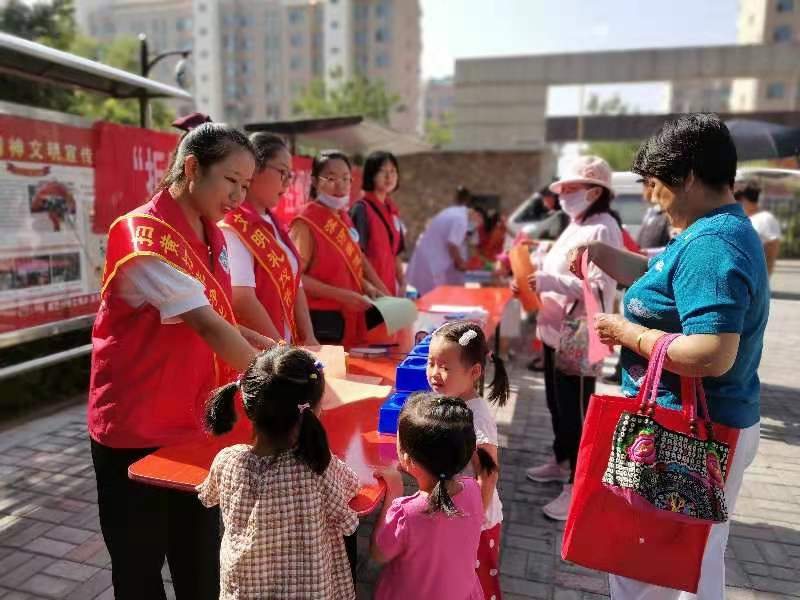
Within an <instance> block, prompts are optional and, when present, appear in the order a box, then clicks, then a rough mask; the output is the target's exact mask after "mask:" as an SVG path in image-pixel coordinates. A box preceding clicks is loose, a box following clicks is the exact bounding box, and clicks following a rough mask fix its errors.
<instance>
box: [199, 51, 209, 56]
mask: <svg viewBox="0 0 800 600" xmlns="http://www.w3.org/2000/svg"><path fill="white" fill-rule="evenodd" d="M200 58H208V50H200Z"/></svg>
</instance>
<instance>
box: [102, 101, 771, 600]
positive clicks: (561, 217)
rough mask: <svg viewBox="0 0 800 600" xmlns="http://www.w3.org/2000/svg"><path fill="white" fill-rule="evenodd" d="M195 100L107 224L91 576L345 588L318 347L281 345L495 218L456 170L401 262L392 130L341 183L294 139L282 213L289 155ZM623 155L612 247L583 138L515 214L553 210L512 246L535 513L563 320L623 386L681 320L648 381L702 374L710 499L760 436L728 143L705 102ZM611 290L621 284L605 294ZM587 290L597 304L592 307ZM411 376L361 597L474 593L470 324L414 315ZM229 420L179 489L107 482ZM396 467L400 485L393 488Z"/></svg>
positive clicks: (372, 339)
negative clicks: (729, 449) (531, 361)
mask: <svg viewBox="0 0 800 600" xmlns="http://www.w3.org/2000/svg"><path fill="white" fill-rule="evenodd" d="M196 121H197V122H195V123H192V124H191V126H187V127H186V129H187V130H188V131H187V132H186V133H185V134H184V135H183V137H182V138H181V140H180V142H179V145H178V147H177V149H176V151H175V153H174V156H173V160H172V163H171V165H170V168H169V170H168V171H167V173H166V174H165V177H164V180H163V181H162V183H161V185H160V187H159V190H158V191H157V193H156V194H155V196H154V197H153V198H152V199H151V200H150V201H149V202H148V203H147V204H145V205H143V206H142V207H139V208H138V209H136V210H134V211H132V212H131V213H129V214H128V215H125V216H124V217H121V218H120V219H119V220H118V221H117V222H115V223H114V225H112V227H111V229H110V232H109V242H108V253H107V263H106V270H105V274H104V280H103V288H102V303H101V307H100V311H99V313H98V316H97V321H96V324H95V327H94V330H93V335H92V343H93V354H92V373H91V382H90V393H89V410H88V423H89V433H90V436H91V445H92V458H93V462H94V466H95V472H96V478H97V488H98V503H99V511H100V523H101V528H102V534H103V538H104V540H105V542H106V545H107V547H108V550H109V553H110V555H111V561H112V578H113V584H114V590H115V597H116V598H118V599H125V598H137V599H138V598H154V599H157V598H165V597H166V595H165V591H164V587H163V583H162V576H161V570H162V566H163V563H164V560H165V559H166V560H167V562H168V564H169V568H170V571H171V574H172V582H173V585H174V588H175V594H176V596H177V598H179V599H184V598H192V599H203V598H207V599H209V600H211V599H212V598H214V599H216V598H220V599H231V600H232V599H234V598H237V599H242V600H244V599H247V598H252V599H255V598H266V597H269V598H304V599H306V598H319V599H331V600H333V599H336V600H340V599H347V598H355V585H354V565H355V554H356V546H355V543H356V537H355V535H354V534H355V531H356V529H357V527H358V523H359V520H358V516H357V514H356V513H355V511H354V510H353V509H352V508H350V506H349V501H350V500H351V498H353V496H354V495H355V494H356V490H357V488H358V477H357V476H356V474H355V473H354V472H353V471H352V470H351V469H350V467H348V466H347V464H345V462H343V461H342V460H340V458H337V457H336V456H333V455H332V453H331V450H330V447H329V445H328V440H327V436H326V433H325V428H324V427H323V425H322V423H321V421H320V414H321V401H322V397H323V392H324V390H325V367H324V365H323V364H322V363H320V362H319V361H318V360H317V359H316V358H315V356H314V355H313V354H312V353H310V352H308V351H307V350H305V349H303V348H301V347H300V346H317V345H318V344H320V343H328V344H340V345H344V346H345V347H346V348H352V347H354V346H358V345H362V344H369V343H392V342H393V341H394V338H393V337H392V336H391V335H389V333H388V331H387V330H386V329H385V328H384V323H383V320H382V317H381V315H380V312H378V311H377V310H375V307H374V306H373V304H372V302H371V301H370V299H371V298H379V297H382V296H395V297H404V296H405V295H406V290H407V287H409V286H413V287H414V288H416V290H417V292H418V293H420V294H425V293H426V292H428V291H430V290H432V289H434V288H435V287H437V286H439V285H443V284H449V285H458V284H460V283H463V282H464V276H465V273H466V271H467V270H468V269H469V259H470V257H469V255H468V252H467V248H468V246H469V244H468V240H469V239H470V236H471V235H472V234H473V233H474V234H475V236H474V240H475V241H474V245H475V246H477V247H478V248H479V250H478V252H480V253H481V256H482V258H481V259H480V260H481V261H482V262H493V261H494V260H495V259H499V260H500V261H501V263H502V259H503V257H502V252H501V250H502V249H503V248H502V245H501V244H498V234H497V232H498V231H502V232H503V233H502V235H500V236H499V239H502V238H504V237H505V232H504V224H503V219H502V217H500V216H499V214H497V213H495V214H490V213H489V212H488V211H486V210H485V208H483V209H481V207H480V206H477V205H476V204H475V203H474V202H473V201H472V200H473V198H472V195H471V194H470V192H469V191H468V190H466V189H464V188H459V189H458V190H457V191H456V195H455V203H454V205H453V206H450V207H448V208H445V209H443V210H442V211H441V212H439V213H438V214H437V215H435V216H434V217H433V218H432V219H431V221H430V222H429V223H428V225H427V227H426V229H425V231H424V232H423V233H422V234H421V236H420V237H419V239H418V240H417V242H416V245H415V249H414V253H413V255H412V257H411V259H410V262H409V265H408V268H407V270H404V269H403V264H402V262H401V256H402V254H403V252H404V250H405V247H406V242H407V240H406V229H405V227H404V225H403V222H402V220H401V217H400V213H399V211H398V208H397V205H396V204H395V202H394V200H393V198H392V194H393V193H394V192H395V191H396V190H397V189H398V186H399V183H400V166H399V164H398V161H397V159H396V158H395V157H394V156H393V155H392V154H391V153H388V152H376V153H373V154H372V155H370V156H369V157H368V158H367V159H366V162H365V163H364V169H363V185H362V187H363V190H362V191H363V193H362V194H361V195H360V197H359V198H358V200H357V201H356V202H355V203H352V202H351V196H352V193H351V192H352V190H351V184H352V164H351V160H350V158H349V157H348V156H347V155H346V154H344V153H342V152H339V151H325V152H320V153H319V154H317V155H316V156H315V157H314V160H313V164H312V169H311V189H310V193H309V196H310V199H309V202H308V203H307V205H306V206H305V207H304V208H303V210H302V212H301V213H300V214H299V215H297V216H296V217H295V218H294V219H293V220H292V221H291V222H289V223H284V222H282V221H281V219H280V218H279V217H278V216H277V213H276V208H277V207H278V206H279V203H280V202H281V197H282V195H283V194H284V193H285V192H286V190H287V188H288V186H289V185H290V184H291V183H292V181H293V177H294V173H293V170H292V156H291V154H290V152H289V149H288V147H287V146H286V143H285V142H284V141H283V140H282V139H281V138H280V137H278V136H275V135H272V134H268V133H256V134H253V135H252V136H250V137H249V138H248V137H247V136H245V135H244V134H242V133H240V132H239V131H237V130H236V129H234V128H232V127H230V126H227V125H223V124H218V123H212V122H209V120H208V119H207V118H198V119H197V120H196ZM632 170H633V171H634V172H635V173H637V174H638V175H639V176H640V177H641V178H642V179H641V180H642V184H643V190H644V193H643V195H644V198H645V200H646V201H647V202H649V203H651V208H650V209H649V210H648V212H647V213H646V215H645V219H644V222H643V226H642V228H641V231H640V233H639V237H638V240H636V241H637V242H638V244H635V245H633V246H632V245H631V242H630V241H628V240H626V234H625V231H624V229H623V228H622V227H621V223H620V220H619V217H618V215H616V213H615V212H614V208H613V207H614V195H615V193H614V189H613V184H612V171H611V168H610V167H609V165H608V163H606V161H604V160H603V159H602V158H599V157H596V156H582V157H579V158H578V159H576V160H575V161H573V162H572V163H571V164H570V166H569V167H568V168H567V169H566V170H565V171H564V172H563V173H562V174H561V175H562V176H561V178H560V179H559V180H558V181H556V182H554V183H553V184H551V185H549V186H548V187H547V188H545V189H543V190H541V192H540V195H539V205H537V210H539V211H540V215H539V216H540V217H552V216H556V217H557V218H556V219H554V221H553V230H554V231H553V235H552V238H553V239H552V240H550V241H547V240H542V239H540V240H527V241H526V242H525V243H526V244H527V245H528V246H529V247H530V248H531V256H532V260H533V261H534V263H535V267H536V268H535V271H534V273H533V275H531V276H530V278H529V279H528V281H527V284H528V285H530V287H531V289H532V290H533V291H535V293H536V294H537V295H538V297H539V301H540V308H539V309H538V314H537V315H536V336H537V338H538V339H539V340H540V341H541V343H542V344H543V369H544V382H545V390H546V403H547V408H548V409H549V412H550V416H551V424H552V430H553V437H554V441H553V446H552V456H551V457H550V459H549V460H548V461H547V462H546V463H545V464H542V465H535V466H531V467H530V468H529V469H527V472H526V475H527V477H528V478H529V479H531V480H533V481H535V482H554V481H555V482H560V483H562V484H563V488H562V491H561V493H560V494H559V495H558V497H556V498H555V499H553V500H552V501H551V502H549V503H548V504H546V505H545V506H544V507H543V508H542V510H543V511H544V513H545V515H547V516H548V517H549V518H551V519H554V520H562V521H563V520H566V519H567V518H568V515H569V513H570V508H571V500H572V496H573V487H572V484H573V481H574V478H575V473H576V467H577V464H578V462H579V461H580V456H579V445H580V440H581V433H582V426H583V420H584V417H585V414H586V411H587V409H588V407H589V404H590V401H591V397H592V395H593V394H594V391H595V385H596V378H597V377H598V376H599V375H600V367H601V365H599V364H591V363H590V362H589V360H588V346H587V345H586V343H585V341H584V342H579V341H577V340H585V339H587V338H586V336H583V337H581V335H579V332H580V331H581V330H584V331H585V330H586V329H587V328H591V329H593V330H594V331H595V332H596V333H597V335H598V336H599V338H600V340H601V341H602V342H603V343H605V344H608V345H614V346H620V347H621V349H622V350H621V360H620V368H621V382H622V391H623V393H624V394H625V395H627V396H630V397H633V396H636V394H637V393H638V392H639V386H640V385H641V384H642V381H643V376H644V372H645V370H646V368H647V365H648V360H649V359H650V358H651V353H652V352H653V349H654V348H655V347H656V344H657V343H658V340H659V339H660V338H661V337H662V336H664V335H665V334H680V335H679V337H678V338H677V340H676V341H675V342H674V343H673V344H672V345H671V346H670V347H669V350H668V354H667V359H666V365H667V369H668V371H669V374H668V375H666V376H665V377H664V379H663V389H660V390H659V393H658V402H659V403H660V404H662V405H663V406H667V407H670V408H679V407H680V403H681V400H680V398H681V376H686V377H689V376H691V377H701V378H702V380H703V386H704V389H705V394H706V396H707V397H708V405H709V409H710V415H706V416H707V417H710V418H711V419H712V420H713V421H714V422H717V423H720V424H723V425H726V426H728V427H731V428H734V429H736V430H739V440H738V446H737V448H736V453H735V455H734V459H733V461H732V463H731V464H730V465H729V467H728V473H727V480H726V482H725V496H726V499H727V503H728V507H729V510H730V511H731V512H732V511H733V506H734V505H735V502H736V498H737V495H738V492H739V489H740V487H741V483H742V477H743V474H744V471H745V469H746V468H747V466H748V465H749V464H750V462H752V460H753V459H754V457H755V453H756V450H757V447H758V439H759V381H758V375H757V369H758V364H759V361H760V358H761V349H762V344H763V336H764V329H765V326H766V320H767V315H768V306H769V297H768V293H769V292H768V287H769V286H768V280H769V273H770V272H771V270H772V267H773V266H774V262H775V257H776V256H777V243H778V242H777V240H778V239H779V231H778V230H777V228H776V223H775V222H774V217H772V216H771V215H769V213H765V212H764V211H759V209H758V200H759V191H758V189H757V188H756V187H755V186H754V185H753V184H745V185H744V186H743V187H742V186H740V188H741V189H737V191H736V192H735V193H734V184H735V175H736V151H735V148H734V145H733V142H732V141H731V137H730V134H729V132H728V130H727V128H726V127H725V125H724V124H723V123H722V122H721V121H720V120H719V119H718V118H717V117H715V116H712V115H701V114H695V115H685V116H682V117H679V118H678V119H676V120H673V121H670V122H668V123H666V124H665V125H664V126H663V127H662V128H661V129H660V130H659V131H658V132H657V133H656V134H654V135H653V136H652V137H651V138H650V139H648V140H646V141H645V142H644V144H643V145H642V147H641V149H640V150H639V153H638V155H637V157H636V159H635V162H634V164H633V167H632ZM737 200H739V201H740V202H737ZM748 217H749V218H748ZM584 261H585V262H587V263H588V265H589V267H588V270H587V271H586V272H584V271H583V269H582V263H583V262H584ZM587 284H588V287H587ZM511 285H512V290H513V291H514V292H518V291H519V289H518V287H517V285H516V284H511ZM618 288H622V289H625V290H626V291H625V293H624V296H623V298H622V302H621V306H622V314H617V312H616V310H615V299H616V297H617V290H618ZM587 289H588V290H589V292H588V293H591V294H593V295H594V296H595V297H596V298H597V301H598V304H599V312H600V314H598V315H596V316H595V318H594V320H593V321H592V322H589V321H588V319H587V305H586V301H585V298H586V293H587V291H586V290H587ZM487 365H491V367H492V370H491V372H492V373H493V380H492V382H491V384H490V385H489V386H488V390H489V391H488V394H487V397H486V398H484V397H483V396H482V395H481V394H479V393H478V390H479V389H482V383H483V380H484V377H485V375H486V368H487ZM426 377H427V382H428V385H429V386H430V388H431V390H432V391H431V392H430V393H420V394H417V395H415V396H412V397H411V398H410V399H409V400H408V401H407V402H406V404H405V406H404V407H403V409H402V412H401V414H400V417H399V421H398V433H397V454H398V459H399V465H398V466H397V467H394V466H393V467H392V468H389V469H383V470H381V471H380V472H378V473H376V477H378V478H380V479H382V480H383V481H384V483H385V486H386V495H385V497H384V499H383V505H382V508H381V509H380V513H379V515H378V518H377V522H376V524H375V526H374V529H373V532H372V537H371V540H370V555H371V557H372V558H373V559H374V560H375V561H376V562H378V563H380V564H382V565H383V568H382V571H381V574H380V576H379V579H378V583H377V587H376V591H375V597H376V598H381V599H389V598H408V597H410V596H412V595H416V596H417V597H419V598H421V599H424V598H439V597H447V598H454V599H456V598H459V599H461V598H463V599H479V598H485V599H486V600H498V599H500V598H501V596H502V594H501V590H500V580H499V571H500V544H501V525H502V521H503V504H502V501H501V498H500V495H499V493H498V488H497V483H498V478H499V464H500V461H499V458H498V447H499V441H498V431H497V424H496V422H495V419H494V416H493V406H495V405H497V406H502V405H504V404H505V402H506V401H507V399H508V397H509V389H510V382H509V378H508V374H507V372H506V369H505V365H504V363H503V360H502V359H501V358H500V356H497V355H495V353H493V352H491V351H490V349H489V346H488V344H487V339H486V336H485V334H484V332H483V330H482V329H481V327H480V326H479V325H477V324H475V323H471V322H467V321H454V322H448V323H445V324H444V325H442V326H441V327H439V328H437V329H436V330H435V331H434V332H433V336H432V340H431V344H430V350H429V356H428V361H427V367H426ZM209 398H210V401H209ZM248 424H249V426H251V427H252V431H253V441H252V443H250V444H240V445H234V446H231V447H228V448H225V449H224V450H222V451H221V452H220V453H219V454H218V455H217V456H216V458H215V459H214V462H213V464H212V466H211V469H210V472H209V474H208V477H207V478H206V480H205V481H204V482H203V483H202V485H200V486H199V488H198V491H199V496H197V495H194V494H188V493H184V492H178V491H172V490H168V489H165V488H158V487H153V486H149V485H146V484H142V483H139V482H135V481H133V480H131V479H129V478H128V468H129V467H130V465H131V464H132V463H134V462H136V461H137V460H139V459H141V458H142V457H144V456H147V455H148V454H151V453H152V452H154V451H155V450H156V449H159V448H162V447H167V446H175V445H178V444H185V443H189V442H195V441H199V440H202V439H204V438H205V436H206V435H207V432H211V433H212V434H214V435H222V434H225V433H227V432H229V431H231V430H232V429H234V428H237V427H242V426H245V425H248ZM401 471H402V472H404V473H406V474H408V475H409V476H410V478H411V479H413V480H414V481H415V482H416V485H417V487H418V489H419V491H417V492H416V493H414V494H412V495H404V494H405V492H404V486H403V480H402V478H401V475H400V472H401ZM728 529H729V526H728V524H727V523H720V524H715V525H714V526H713V527H712V528H711V534H710V536H709V541H708V544H707V547H706V550H705V553H704V555H703V565H702V577H701V580H700V588H699V590H698V593H697V597H699V598H703V599H716V598H723V597H724V590H725V585H724V561H723V557H724V551H725V546H726V542H727V535H728ZM611 592H612V597H613V598H616V599H617V600H620V599H622V600H628V599H630V600H634V599H641V598H648V599H649V598H658V599H661V598H663V599H665V600H666V599H669V598H678V597H680V592H678V591H676V590H670V589H667V588H658V587H657V586H654V585H652V584H647V583H643V582H640V581H636V580H633V579H627V578H624V577H620V576H616V575H611Z"/></svg>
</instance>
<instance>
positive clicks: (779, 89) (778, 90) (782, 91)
mask: <svg viewBox="0 0 800 600" xmlns="http://www.w3.org/2000/svg"><path fill="white" fill-rule="evenodd" d="M785 95H786V86H785V85H784V84H783V83H781V82H780V81H777V82H775V83H770V84H769V85H768V86H767V98H768V99H770V100H778V99H780V98H783V97H784V96H785Z"/></svg>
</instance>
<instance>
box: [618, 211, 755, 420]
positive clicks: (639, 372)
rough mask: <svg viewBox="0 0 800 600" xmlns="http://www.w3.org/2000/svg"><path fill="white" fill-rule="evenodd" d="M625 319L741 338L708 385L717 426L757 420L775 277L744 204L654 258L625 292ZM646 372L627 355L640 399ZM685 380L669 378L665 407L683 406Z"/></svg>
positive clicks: (689, 231)
mask: <svg viewBox="0 0 800 600" xmlns="http://www.w3.org/2000/svg"><path fill="white" fill-rule="evenodd" d="M624 302H625V313H624V314H625V318H626V319H628V320H629V321H631V322H633V323H637V324H639V325H643V326H645V327H649V328H653V329H660V330H662V331H666V332H668V333H683V334H685V335H696V334H720V333H738V334H739V335H740V336H741V338H740V342H739V353H738V355H737V357H736V361H735V362H734V364H733V367H732V368H731V370H730V371H728V372H727V373H726V374H725V375H723V376H722V377H707V378H705V379H704V380H703V386H704V388H705V391H706V396H707V397H708V403H709V410H710V412H711V416H712V418H713V420H714V421H715V422H717V423H722V424H723V425H728V426H731V427H737V428H745V427H749V426H751V425H754V424H755V423H757V422H758V420H759V412H760V411H759V398H760V383H759V379H758V365H759V363H760V362H761V352H762V349H763V345H764V329H765V327H766V325H767V316H768V312H769V279H768V275H767V264H766V259H765V257H764V249H763V247H762V245H761V241H760V240H759V239H758V234H757V233H756V232H755V230H754V229H753V226H752V225H751V224H750V220H749V219H748V218H747V216H746V215H745V213H744V211H743V210H742V208H741V206H739V205H738V204H728V205H726V206H723V207H721V208H718V209H716V210H713V211H711V212H710V213H708V214H707V215H705V216H704V217H702V218H700V219H698V220H697V221H695V222H694V223H692V225H691V226H690V227H687V228H686V230H685V231H683V232H682V233H681V234H680V235H678V236H676V237H675V238H674V239H673V240H672V241H670V243H669V244H668V245H667V247H666V248H665V249H664V252H663V253H661V254H660V255H658V256H655V257H654V258H652V259H651V260H650V262H649V268H648V270H647V272H646V273H645V274H644V275H643V276H642V277H641V278H640V279H638V280H637V281H636V282H635V283H634V284H633V285H632V286H631V287H630V289H629V290H628V291H627V293H626V294H625V300H624ZM646 368H647V363H646V361H645V360H644V359H643V358H641V357H640V356H638V355H637V354H636V353H635V352H632V351H630V350H626V349H623V351H622V369H623V373H622V390H623V393H624V394H625V395H626V396H635V395H636V393H637V391H638V386H639V384H640V383H641V381H642V378H643V377H644V372H645V370H646ZM679 390H680V378H679V377H678V376H676V375H674V374H672V373H666V372H665V374H664V377H663V379H662V389H661V390H660V391H659V404H661V405H663V406H668V407H670V408H680V404H679V400H678V398H677V396H676V395H675V393H676V392H678V391H679Z"/></svg>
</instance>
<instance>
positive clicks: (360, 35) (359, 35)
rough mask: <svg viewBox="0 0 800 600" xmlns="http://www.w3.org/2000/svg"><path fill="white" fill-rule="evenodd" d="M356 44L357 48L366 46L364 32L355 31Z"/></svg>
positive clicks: (365, 34)
mask: <svg viewBox="0 0 800 600" xmlns="http://www.w3.org/2000/svg"><path fill="white" fill-rule="evenodd" d="M356 44H357V45H359V46H366V45H367V32H366V31H364V30H360V31H356Z"/></svg>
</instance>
